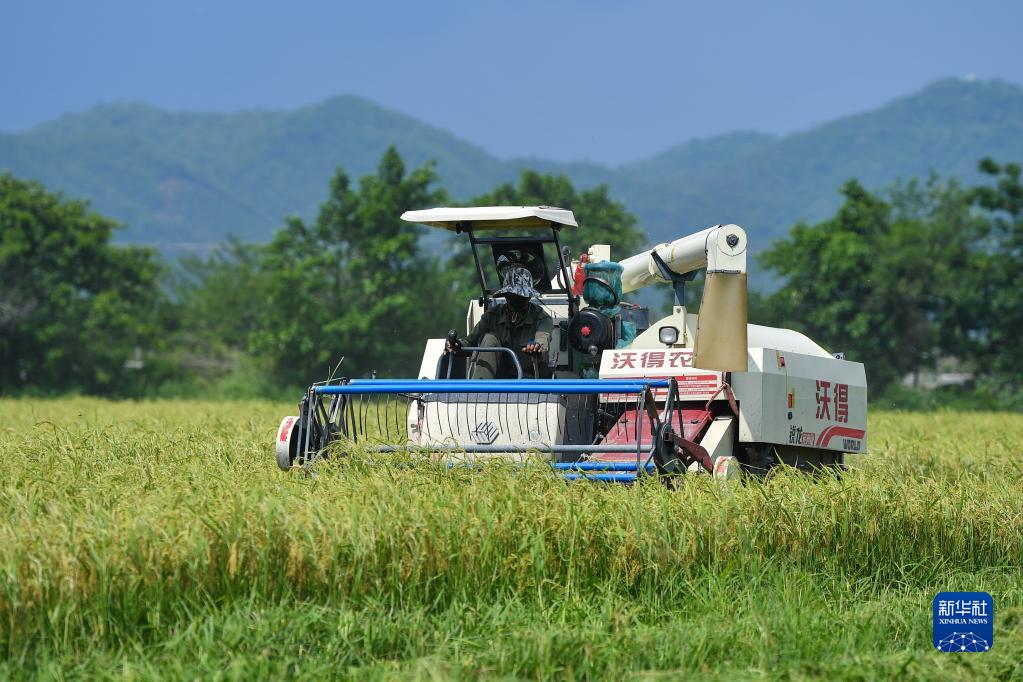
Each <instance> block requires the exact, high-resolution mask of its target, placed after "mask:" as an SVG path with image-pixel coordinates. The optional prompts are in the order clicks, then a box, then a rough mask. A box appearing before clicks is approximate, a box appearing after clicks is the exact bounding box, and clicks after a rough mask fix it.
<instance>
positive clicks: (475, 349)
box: [370, 346, 522, 381]
mask: <svg viewBox="0 0 1023 682" xmlns="http://www.w3.org/2000/svg"><path fill="white" fill-rule="evenodd" d="M451 352H452V351H444V352H443V353H441V355H440V357H438V358H437V371H436V372H434V374H435V375H436V377H437V379H438V380H440V381H462V379H452V378H451V363H450V362H449V363H448V375H447V378H446V379H441V378H440V366H441V365H442V364H444V358H445V357H446V356H447V355H448V354H449V353H451ZM454 352H455V353H462V352H465V353H491V352H494V353H507V354H509V355H511V359H512V362H513V363H514V364H515V371H516V372H517V373H518V375H519V376H518V379H521V378H522V363H520V362H519V356H517V355H516V354H515V351H513V350H512V349H511V348H506V347H504V346H495V347H493V348H490V347H487V346H462V347H461V348H459V349H458V350H456V351H454ZM370 381H373V380H372V379H370Z"/></svg>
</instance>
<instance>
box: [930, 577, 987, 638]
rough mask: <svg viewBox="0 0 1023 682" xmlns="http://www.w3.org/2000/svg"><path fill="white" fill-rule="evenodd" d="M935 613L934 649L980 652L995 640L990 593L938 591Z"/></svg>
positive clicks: (932, 606) (935, 599) (934, 607)
mask: <svg viewBox="0 0 1023 682" xmlns="http://www.w3.org/2000/svg"><path fill="white" fill-rule="evenodd" d="M931 608H932V610H933V612H934V648H935V649H937V650H938V651H944V652H947V653H971V652H972V653H979V652H984V651H987V650H988V649H990V648H991V647H992V646H994V643H995V602H994V599H992V598H991V595H990V594H988V593H987V592H939V593H938V595H937V596H936V597H935V598H934V602H933V603H932V605H931Z"/></svg>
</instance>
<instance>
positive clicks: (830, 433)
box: [817, 426, 866, 448]
mask: <svg viewBox="0 0 1023 682" xmlns="http://www.w3.org/2000/svg"><path fill="white" fill-rule="evenodd" d="M864 434H866V431H864V430H863V429H851V428H849V427H848V426H829V427H828V428H826V429H824V430H823V431H821V435H820V436H818V438H817V446H818V447H822V448H824V447H827V446H828V443H829V442H831V439H832V438H834V437H835V436H848V437H849V438H863V436H864Z"/></svg>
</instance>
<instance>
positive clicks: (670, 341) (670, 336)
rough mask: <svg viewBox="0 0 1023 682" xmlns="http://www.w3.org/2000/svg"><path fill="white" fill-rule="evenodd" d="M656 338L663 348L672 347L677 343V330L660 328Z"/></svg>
mask: <svg viewBox="0 0 1023 682" xmlns="http://www.w3.org/2000/svg"><path fill="white" fill-rule="evenodd" d="M657 338H658V339H660V340H661V343H663V344H664V345H665V346H674V345H675V344H676V343H678V328H677V327H661V328H660V329H658V330H657Z"/></svg>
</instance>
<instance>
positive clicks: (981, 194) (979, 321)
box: [969, 158, 1023, 389]
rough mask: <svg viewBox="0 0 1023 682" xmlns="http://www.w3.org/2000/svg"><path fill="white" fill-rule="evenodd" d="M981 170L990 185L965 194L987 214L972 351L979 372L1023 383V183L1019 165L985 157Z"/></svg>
mask: <svg viewBox="0 0 1023 682" xmlns="http://www.w3.org/2000/svg"><path fill="white" fill-rule="evenodd" d="M980 171H981V172H982V173H984V174H985V175H988V176H990V177H991V178H992V179H993V180H994V181H995V182H994V185H981V186H978V187H975V188H973V189H972V190H971V191H970V192H969V196H970V199H971V200H972V202H973V204H974V206H976V207H978V208H979V209H980V210H981V211H982V212H983V214H984V216H985V218H986V226H987V230H986V231H985V233H984V235H983V236H984V241H983V242H982V243H981V244H980V247H979V248H978V249H977V252H976V254H975V257H974V263H973V268H972V269H971V272H972V274H973V278H972V281H971V285H972V286H971V287H970V288H971V290H972V291H974V292H975V295H974V297H972V298H971V300H970V303H971V304H972V311H973V312H974V316H973V319H972V322H973V323H974V324H973V325H972V326H973V329H972V332H973V338H974V339H975V340H976V341H977V343H976V344H975V346H974V348H973V351H974V357H975V358H976V359H977V361H978V363H979V364H980V367H981V369H982V371H984V372H985V373H988V374H991V375H994V377H995V378H996V379H997V380H998V381H999V383H1008V384H1011V385H1012V386H1014V387H1015V388H1017V389H1018V388H1020V387H1021V386H1023V356H1021V354H1020V352H1019V348H1020V339H1021V338H1023V185H1021V183H1020V165H1019V164H1018V163H1007V164H1004V165H999V164H997V163H995V162H994V161H993V160H991V159H989V158H986V159H983V160H982V161H981V162H980Z"/></svg>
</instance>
